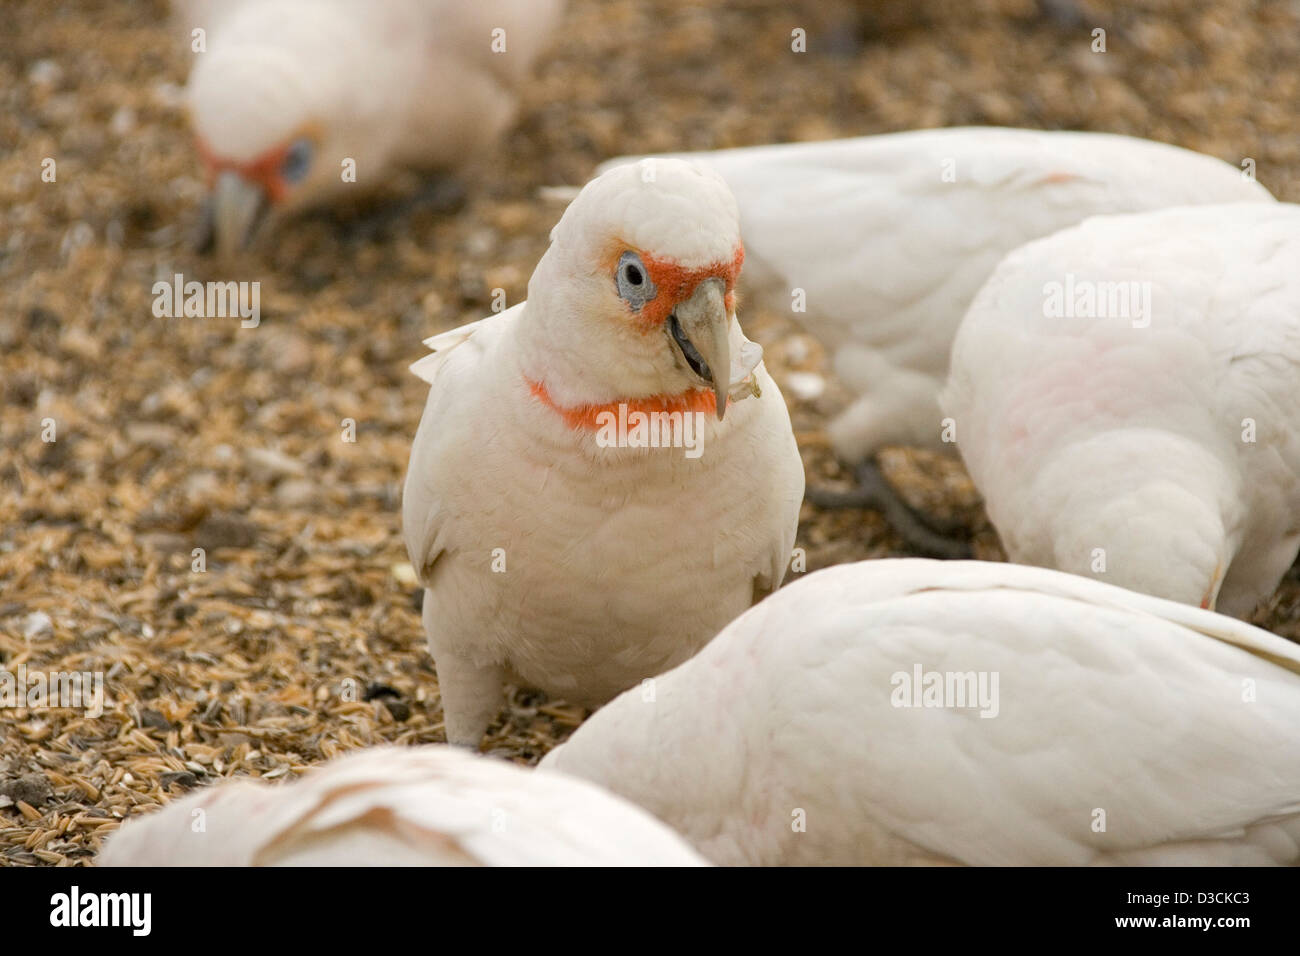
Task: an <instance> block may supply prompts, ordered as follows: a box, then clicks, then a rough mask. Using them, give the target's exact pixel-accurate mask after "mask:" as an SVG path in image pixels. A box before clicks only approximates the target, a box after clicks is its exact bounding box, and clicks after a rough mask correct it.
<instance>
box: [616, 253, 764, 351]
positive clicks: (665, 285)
mask: <svg viewBox="0 0 1300 956" xmlns="http://www.w3.org/2000/svg"><path fill="white" fill-rule="evenodd" d="M631 248H632V247H631V246H629V245H626V244H623V243H618V244H617V245H616V246H615V251H614V252H613V254H612V255H611V256H609V257H608V262H607V263H606V271H607V272H608V273H609V274H610V275H611V276H612V275H613V274H614V270H615V268H617V265H618V258H619V256H621V255H622V254H623V253H624V252H625V251H626V250H628V249H631ZM636 251H637V253H638V254H639V255H640V256H641V262H642V264H643V265H644V266H645V268H646V271H647V272H649V273H650V281H651V282H653V283H654V284H655V288H656V289H658V290H659V291H658V294H657V295H656V296H655V297H654V298H653V299H651V300H650V301H649V302H647V303H646V304H645V305H643V306H641V309H640V310H639V311H638V312H636V313H635V315H636V317H637V319H638V320H639V322H640V324H641V326H642V328H644V329H645V330H646V331H650V330H652V329H657V328H659V326H661V325H663V324H664V322H666V321H667V320H668V316H669V315H670V314H671V313H672V311H673V309H675V308H677V306H678V305H679V304H680V303H682V302H684V301H685V300H686V299H689V298H690V296H691V293H693V292H694V291H695V287H696V286H697V285H699V284H700V283H701V282H702V281H704V280H705V279H721V280H722V281H723V282H724V283H726V287H727V292H726V304H727V311H728V312H732V311H734V310H735V308H736V278H737V277H738V276H739V275H740V269H741V266H742V265H743V264H744V262H745V247H744V246H743V245H737V246H736V252H735V255H733V256H732V257H731V259H730V260H729V261H724V262H714V263H710V264H709V265H707V266H703V267H700V268H694V269H688V268H686V267H685V266H683V265H681V264H680V263H679V262H676V261H674V260H672V259H657V258H655V257H654V256H652V255H648V254H646V253H644V252H641V251H640V250H639V249H638V250H636Z"/></svg>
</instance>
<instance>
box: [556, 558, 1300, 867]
mask: <svg viewBox="0 0 1300 956" xmlns="http://www.w3.org/2000/svg"><path fill="white" fill-rule="evenodd" d="M653 691H654V692H653V694H650V693H646V692H643V691H642V690H641V689H636V690H632V691H629V692H628V693H626V694H623V695H622V696H620V697H618V698H617V699H615V700H614V701H612V702H611V703H610V704H608V705H607V706H605V707H604V708H602V709H601V710H599V711H597V712H596V713H595V714H594V715H593V716H592V717H591V718H590V719H589V720H588V721H587V722H586V723H585V724H583V725H582V726H581V727H579V728H578V730H577V731H576V732H575V733H574V734H573V736H572V737H570V738H569V740H568V741H567V742H565V743H564V744H562V745H561V746H560V747H558V748H556V749H555V750H553V751H552V752H551V753H549V754H548V755H547V756H546V758H545V759H544V760H543V761H542V768H543V770H544V771H545V770H547V769H557V770H560V771H564V772H567V773H570V774H574V775H576V776H580V777H586V778H587V779H589V780H592V781H593V782H596V783H599V784H601V785H603V786H605V787H608V788H609V789H611V790H612V791H614V792H615V793H619V794H621V795H623V796H624V797H627V798H628V799H629V800H632V801H634V802H636V803H639V804H640V805H641V806H643V807H645V808H646V809H647V810H649V811H650V812H652V813H653V814H655V815H656V816H657V817H659V819H661V820H663V821H664V822H665V823H667V824H668V825H669V826H671V827H673V829H675V830H676V831H677V832H679V833H681V834H682V835H683V836H685V837H686V838H687V839H688V840H689V841H690V842H691V843H692V844H693V845H694V846H695V848H696V849H698V850H699V851H700V852H701V853H702V854H704V856H706V857H708V858H709V859H710V860H712V861H713V862H715V863H720V864H730V865H737V864H841V865H845V864H888V865H902V864H926V863H935V864H952V863H957V864H970V865H978V866H990V865H992V866H996V865H1037V866H1053V865H1057V866H1059V865H1083V864H1122V865H1138V864H1157V865H1185V864H1198V865H1205V864H1252V865H1255V864H1294V863H1297V862H1300V736H1297V734H1296V727H1297V726H1300V647H1297V646H1296V645H1294V644H1292V643H1290V642H1288V641H1286V640H1283V639H1282V638H1280V637H1276V636H1274V635H1271V634H1269V633H1267V632H1265V631H1261V630H1259V629H1257V628H1254V627H1251V626H1250V625H1248V624H1244V623H1242V622H1241V621H1238V620H1235V619H1234V618H1230V617H1225V616H1223V615H1220V614H1215V613H1213V612H1211V611H1203V610H1200V609H1198V608H1193V607H1188V606H1186V605H1183V604H1177V603H1174V602H1171V601H1164V600H1161V599H1159V598H1153V597H1149V596H1147V595H1144V594H1138V593H1135V592H1132V591H1126V590H1123V589H1122V588H1117V587H1114V586H1112V585H1108V584H1102V583H1100V582H1097V581H1092V580H1089V579H1087V578H1082V577H1076V576H1074V575H1070V574H1062V573H1061V572H1058V571H1049V570H1045V569H1043V568H1033V567H1025V566H1021V565H1013V564H1001V563H990V562H978V561H959V562H944V561H930V560H924V559H888V560H877V561H864V562H861V563H858V564H848V565H839V566H836V567H833V568H828V569H826V570H824V571H818V572H816V573H814V574H811V575H809V576H808V577H806V578H804V579H802V580H800V581H797V582H795V583H793V584H791V585H789V586H787V587H785V588H782V589H781V590H780V591H778V592H777V593H776V594H774V595H772V596H771V597H769V598H768V599H767V600H765V601H763V602H762V603H761V604H759V605H758V606H757V607H755V608H753V609H752V610H750V611H749V612H748V613H746V614H744V615H743V616H741V617H740V618H739V619H737V620H736V621H735V622H734V623H732V624H731V625H730V626H729V627H727V628H726V629H725V630H724V631H723V632H722V633H721V634H719V635H718V637H717V638H715V639H714V640H713V641H712V642H711V643H710V644H709V645H708V646H707V647H705V648H704V650H703V651H701V652H700V653H699V654H698V655H697V656H696V657H694V658H693V659H691V660H689V661H687V662H686V663H685V664H682V665H681V666H680V667H678V668H676V669H675V670H672V671H670V672H669V673H667V674H664V675H662V676H660V677H658V678H656V679H655V681H654V687H653Z"/></svg>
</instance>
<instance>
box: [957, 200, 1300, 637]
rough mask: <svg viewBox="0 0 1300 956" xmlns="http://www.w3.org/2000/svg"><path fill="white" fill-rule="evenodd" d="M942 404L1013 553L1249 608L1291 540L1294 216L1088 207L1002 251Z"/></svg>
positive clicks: (1298, 245) (1156, 590) (1296, 282)
mask: <svg viewBox="0 0 1300 956" xmlns="http://www.w3.org/2000/svg"><path fill="white" fill-rule="evenodd" d="M944 408H945V411H946V413H947V414H948V415H949V416H951V417H952V419H953V421H954V423H955V431H956V435H957V443H958V447H959V448H960V450H961V454H962V457H963V458H964V459H965V461H966V465H967V468H968V469H969V470H970V474H971V477H972V478H973V479H974V481H975V484H976V485H977V486H978V487H979V489H980V491H981V492H982V493H983V495H984V499H985V502H986V504H987V507H988V513H989V517H990V518H991V519H992V521H993V523H994V525H995V526H996V527H997V529H998V532H999V533H1000V535H1001V537H1002V541H1003V544H1004V545H1005V546H1006V549H1007V554H1008V555H1009V556H1010V557H1011V559H1012V560H1014V561H1019V562H1022V563H1026V564H1038V565H1043V566H1045V567H1053V568H1059V569H1061V570H1063V571H1071V572H1074V573H1076V574H1086V575H1091V576H1093V577H1096V578H1098V579H1099V580H1103V581H1108V582H1110V583H1113V584H1118V585H1120V586H1122V587H1127V588H1131V589H1133V590H1137V591H1143V592H1146V593H1148V594H1154V595H1157V596H1159V597H1165V598H1170V599H1172V600H1176V601H1184V602H1186V603H1189V604H1197V605H1200V606H1202V607H1211V608H1213V607H1217V608H1218V609H1219V610H1221V611H1223V612H1225V613H1228V614H1233V615H1237V616H1244V615H1246V614H1248V613H1250V612H1251V611H1252V610H1253V609H1254V607H1255V606H1256V604H1257V603H1258V602H1259V601H1261V600H1263V599H1266V598H1268V597H1269V596H1270V595H1271V594H1272V593H1273V591H1274V589H1275V588H1276V587H1277V584H1278V582H1279V581H1280V580H1281V578H1282V575H1283V574H1285V573H1286V570H1287V568H1289V567H1290V566H1291V564H1292V562H1293V561H1294V560H1295V557H1296V552H1297V549H1298V548H1300V207H1298V206H1295V205H1292V204H1290V203H1273V204H1260V203H1237V204H1230V205H1224V206H1197V207H1187V208H1182V209H1169V210H1164V211H1158V212H1150V213H1143V214H1140V215H1132V216H1106V217H1098V218H1096V219H1090V220H1088V221H1087V222H1084V223H1083V224H1081V225H1079V226H1077V227H1075V228H1073V229H1069V230H1066V231H1064V232H1060V233H1058V234H1056V235H1054V236H1051V237H1050V238H1047V239H1042V240H1040V241H1038V242H1034V243H1031V244H1029V245H1027V246H1025V247H1024V248H1022V249H1018V250H1016V251H1015V252H1014V253H1012V254H1011V255H1009V256H1007V258H1006V259H1005V260H1004V261H1003V262H1002V264H1001V265H999V266H998V268H997V270H996V272H995V273H994V274H993V276H992V278H990V279H989V281H988V283H987V284H986V285H985V286H984V288H983V289H982V290H981V291H980V293H979V295H978V296H977V297H976V299H975V302H974V303H973V304H972V306H971V309H970V312H969V314H968V315H967V316H966V319H965V321H964V322H963V323H962V327H961V330H960V331H959V332H958V334H957V341H956V344H955V345H954V347H953V368H952V379H951V381H950V382H949V384H948V388H947V390H946V392H945V394H944Z"/></svg>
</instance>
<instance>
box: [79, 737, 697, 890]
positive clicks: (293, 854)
mask: <svg viewBox="0 0 1300 956" xmlns="http://www.w3.org/2000/svg"><path fill="white" fill-rule="evenodd" d="M96 862H97V864H98V865H100V866H626V865H641V866H697V865H700V864H702V863H704V861H703V860H702V859H701V858H700V857H699V856H698V855H697V854H696V853H695V852H694V851H693V850H692V849H691V848H690V847H689V846H688V845H687V844H686V843H685V842H684V841H683V840H682V839H681V838H680V837H678V836H677V835H676V834H675V833H673V832H672V831H671V830H670V829H669V828H668V827H666V826H664V825H663V824H662V823H660V822H659V821H658V820H655V819H654V818H653V817H651V816H650V815H649V814H647V813H646V812H645V811H643V810H641V809H640V808H639V807H636V806H634V805H632V804H630V803H628V802H627V801H625V800H622V799H620V798H619V797H615V796H613V795H611V794H609V793H606V792H605V791H603V790H601V789H600V788H599V787H596V786H593V785H592V784H590V783H588V782H586V781H583V780H576V779H574V778H572V777H567V776H565V775H563V774H551V773H537V772H535V771H530V770H525V769H523V768H521V767H516V766H513V765H512V764H508V763H505V762H504V761H499V760H493V759H490V758H488V757H476V756H474V755H472V754H468V753H466V752H464V751H463V750H459V749H456V748H452V747H441V746H431V747H415V748H407V747H375V748H372V749H369V750H365V751H361V752H359V753H355V754H350V755H348V756H346V757H342V758H340V759H338V760H335V761H332V762H331V763H328V764H326V765H324V766H322V767H319V768H314V769H313V770H312V771H311V772H309V773H308V774H307V775H306V776H305V777H303V778H302V779H301V780H296V781H294V782H292V783H286V784H275V785H272V784H267V783H263V782H261V781H256V780H239V781H228V782H225V783H221V784H218V785H216V786H214V787H210V788H207V789H205V790H202V791H200V792H198V793H193V794H190V795H189V796H187V797H184V798H183V799H180V800H177V801H176V802H174V803H172V804H170V805H169V806H168V807H167V808H166V809H164V810H162V811H160V812H159V813H154V814H150V815H148V816H144V817H140V818H137V819H134V820H130V821H128V822H127V823H126V824H124V825H123V827H122V828H121V830H119V831H118V832H117V833H115V834H114V835H113V836H111V837H110V838H109V839H108V842H107V844H106V845H105V847H104V850H103V852H101V853H100V855H99V857H98V859H97V860H96Z"/></svg>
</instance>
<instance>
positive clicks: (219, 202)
mask: <svg viewBox="0 0 1300 956" xmlns="http://www.w3.org/2000/svg"><path fill="white" fill-rule="evenodd" d="M265 212H266V193H265V191H263V189H262V188H261V187H260V186H258V185H256V184H254V183H250V182H249V181H248V180H247V179H244V177H242V176H240V175H239V174H238V173H233V172H230V171H229V170H227V171H226V172H223V173H221V175H219V176H218V177H217V181H216V183H215V184H214V185H213V187H212V193H211V194H210V195H209V196H208V201H207V207H206V208H205V209H204V223H203V232H202V233H201V234H200V237H199V248H200V250H201V251H206V250H208V249H211V248H215V249H216V252H217V255H218V256H221V257H223V258H224V257H228V256H230V255H232V254H233V253H235V252H238V251H239V250H240V249H243V248H244V247H245V246H247V245H248V240H249V238H250V237H251V236H252V235H253V232H254V230H255V229H256V228H257V226H258V224H259V223H261V221H262V216H263V215H264V214H265Z"/></svg>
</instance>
